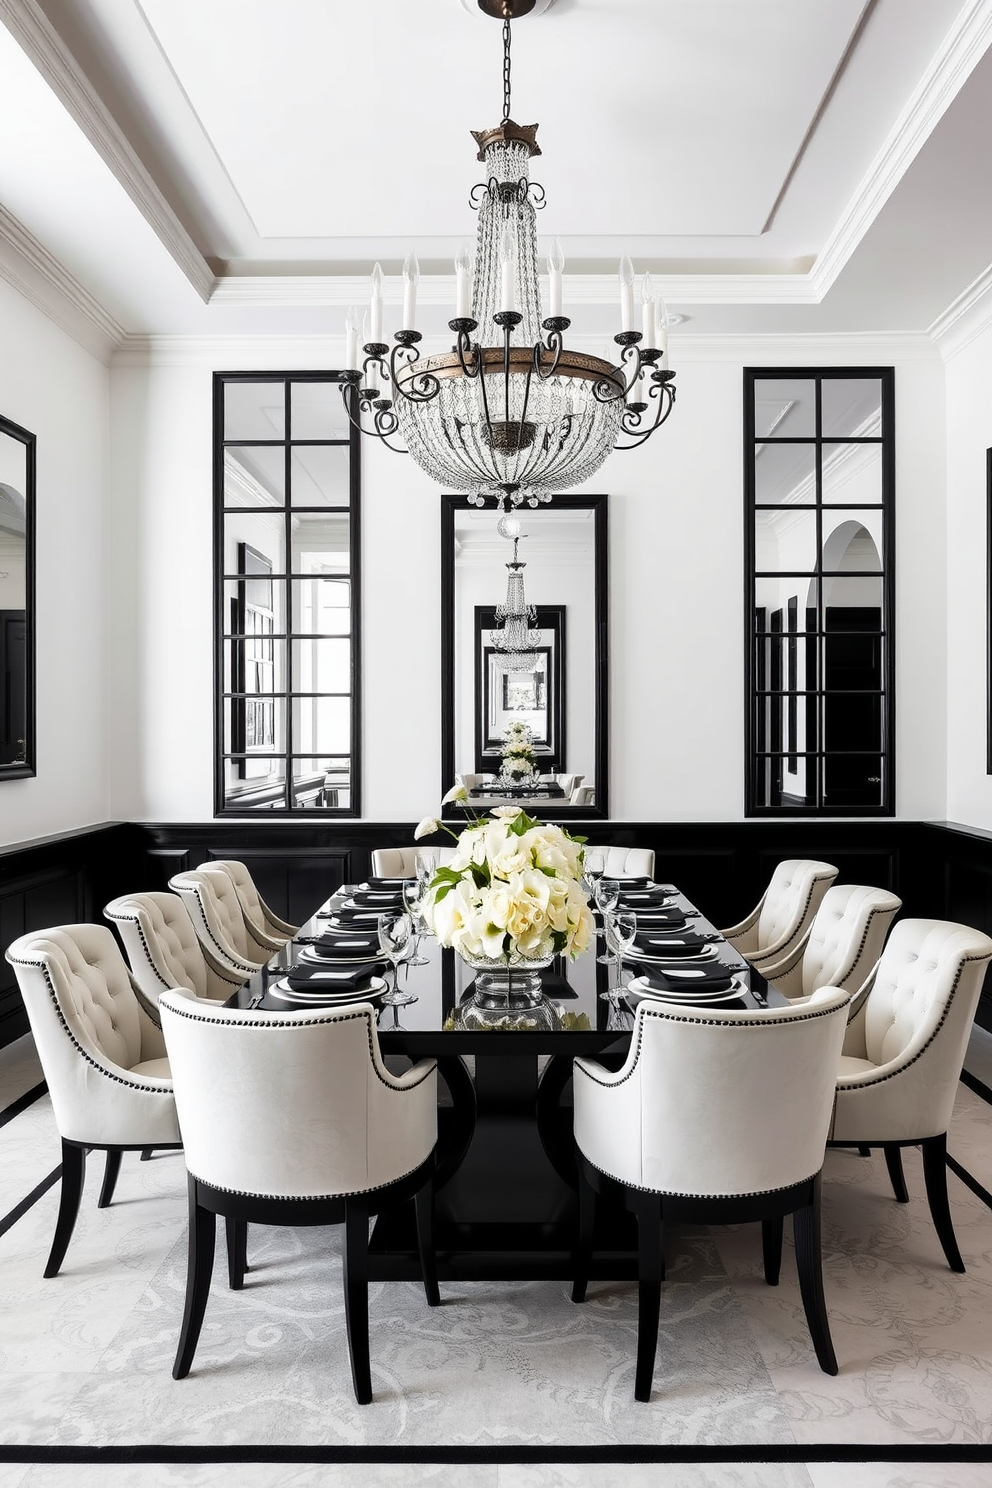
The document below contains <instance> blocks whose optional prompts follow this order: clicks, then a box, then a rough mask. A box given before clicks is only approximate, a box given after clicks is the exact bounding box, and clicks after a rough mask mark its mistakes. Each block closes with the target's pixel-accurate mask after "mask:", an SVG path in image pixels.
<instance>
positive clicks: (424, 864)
mask: <svg viewBox="0 0 992 1488" xmlns="http://www.w3.org/2000/svg"><path fill="white" fill-rule="evenodd" d="M413 861H414V865H415V867H416V870H417V882H418V883H422V884H423V885H424V888H426V887H427V885H428V884H429V883H430V881H431V879H432V878H433V877H434V874H435V872H436V871H437V849H436V848H423V847H422V848H419V849H418V851H417V855H416V857H415V858H414V860H413Z"/></svg>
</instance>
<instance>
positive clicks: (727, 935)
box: [720, 894, 766, 942]
mask: <svg viewBox="0 0 992 1488" xmlns="http://www.w3.org/2000/svg"><path fill="white" fill-rule="evenodd" d="M765 898H766V894H762V896H761V898H760V899H759V900H758V902H757V904H756V905H755V906H754V908H753V909H752V911H751V913H750V914H749V915H746V916H745V917H744V919H743V920H741V922H740V923H739V924H737V925H729V926H728V927H727V929H726V930H721V931H720V934H721V935H722V936H723V938H724V940H729V941H731V942H733V941H735V940H739V939H740V938H741V936H742V935H746V934H747V932H748V931H749V930H753V929H754V927H755V925H757V923H758V917H759V915H760V914H761V911H762V909H763V907H764V903H765Z"/></svg>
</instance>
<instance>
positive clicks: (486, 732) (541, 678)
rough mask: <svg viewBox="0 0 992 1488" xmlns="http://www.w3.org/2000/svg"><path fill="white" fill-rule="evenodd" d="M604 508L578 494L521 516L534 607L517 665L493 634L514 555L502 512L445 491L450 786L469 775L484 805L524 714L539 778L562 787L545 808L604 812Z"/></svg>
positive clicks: (588, 814) (444, 646) (444, 772)
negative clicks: (510, 734)
mask: <svg viewBox="0 0 992 1488" xmlns="http://www.w3.org/2000/svg"><path fill="white" fill-rule="evenodd" d="M608 510H609V508H608V499H607V497H606V496H605V495H595V496H586V495H581V496H579V495H571V496H556V497H555V498H554V499H553V501H552V502H551V503H550V505H549V506H547V507H541V508H538V509H531V508H529V507H522V508H520V509H519V510H518V511H517V512H516V513H514V515H515V517H516V518H517V519H518V521H519V533H520V535H519V558H520V560H521V562H522V563H523V564H524V565H525V567H524V568H523V570H522V577H523V583H524V590H525V595H526V602H527V605H528V606H533V608H534V614H533V618H532V625H531V632H530V635H531V644H530V647H529V649H530V651H531V653H532V654H531V655H530V656H529V657H528V658H527V659H526V660H525V661H524V663H523V664H521V663H520V662H519V660H518V664H516V665H512V664H508V662H507V659H506V656H505V654H504V655H501V653H500V649H499V647H498V646H497V645H494V644H493V635H492V632H493V631H494V630H498V626H499V622H498V617H497V614H496V607H497V606H498V605H501V604H504V603H505V600H506V595H507V582H508V579H507V574H508V567H509V566H510V560H511V557H512V553H511V547H510V544H509V543H508V541H507V539H506V537H505V536H504V535H503V534H501V533H500V531H499V530H498V523H499V513H498V512H496V511H494V510H493V509H492V508H491V507H476V506H473V505H472V503H471V502H470V501H469V499H468V497H466V496H455V495H451V494H448V493H447V492H442V493H441V786H442V794H443V793H444V792H445V791H447V790H448V789H449V788H450V786H451V785H452V784H454V782H455V780H456V779H457V778H458V777H461V776H466V775H469V776H471V777H473V778H474V779H475V781H476V788H477V789H478V790H479V791H480V792H481V793H482V794H481V797H480V799H479V801H478V802H476V803H474V804H477V805H478V806H479V807H480V808H481V809H485V807H486V805H487V804H488V801H487V799H486V796H485V789H484V787H485V785H487V784H488V783H489V781H490V778H491V777H492V776H496V775H498V773H499V769H500V762H501V757H500V749H501V745H502V738H503V734H504V733H505V730H506V727H507V725H508V724H509V723H512V722H523V723H526V724H527V726H528V728H529V730H530V733H531V736H532V739H533V749H534V764H535V768H536V770H537V771H538V772H539V774H540V780H541V782H548V783H549V784H551V785H552V787H554V785H555V784H557V785H558V786H560V787H561V793H560V794H555V795H552V796H549V797H548V798H547V799H543V800H541V801H540V802H539V804H540V805H541V807H542V814H544V815H554V816H558V815H561V816H563V817H565V818H568V817H583V818H603V817H605V816H607V815H608V810H609V797H608V790H609V780H608V775H609V716H608V708H609V701H608V700H609V677H608V666H609V635H608V631H609V595H608V574H609V551H608ZM479 777H481V779H479ZM524 804H526V800H525V801H524Z"/></svg>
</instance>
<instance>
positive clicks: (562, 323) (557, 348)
mask: <svg viewBox="0 0 992 1488" xmlns="http://www.w3.org/2000/svg"><path fill="white" fill-rule="evenodd" d="M571 324H572V322H571V321H570V320H569V318H568V316H567V315H554V316H549V318H548V319H547V320H545V321H543V322H542V328H543V329H544V330H546V331H547V333H548V339H547V340H546V341H538V343H537V345H536V346H535V347H534V371H535V372H536V373H537V375H538V377H539V378H540V379H541V381H542V382H546V381H547V379H548V378H549V377H553V376H554V375H555V373H556V372H557V371H558V363H559V362H560V361H561V354H562V352H563V351H564V349H565V342H564V339H563V336H562V333H563V332H564V331H567V330H568V328H569V326H570V325H571ZM545 352H547V353H548V354H549V356H550V357H551V358H552V361H551V366H550V367H545V366H544V362H543V356H544V353H545Z"/></svg>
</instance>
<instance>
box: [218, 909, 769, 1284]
mask: <svg viewBox="0 0 992 1488" xmlns="http://www.w3.org/2000/svg"><path fill="white" fill-rule="evenodd" d="M673 893H674V894H675V898H676V902H677V903H678V904H679V905H680V906H681V907H682V908H683V909H684V911H685V913H686V915H687V917H688V918H689V923H690V924H691V926H692V927H693V928H694V929H698V930H699V931H701V932H703V933H710V934H717V933H718V932H716V931H715V930H714V927H713V926H712V925H710V924H709V922H708V921H707V920H706V919H705V918H704V917H703V916H702V915H700V914H699V912H698V911H697V910H696V908H695V906H694V905H692V904H690V903H689V902H688V901H687V900H686V899H685V898H684V896H682V895H680V894H678V892H677V891H673ZM342 894H343V891H339V892H338V894H336V895H334V896H332V898H331V900H330V901H329V902H328V903H327V904H325V905H323V906H321V909H320V910H318V911H317V913H316V914H315V915H314V917H313V918H312V919H311V920H310V921H308V923H307V924H306V925H304V926H302V927H301V929H300V931H299V933H298V935H297V937H296V939H295V940H294V941H292V942H291V943H290V944H289V945H288V946H286V947H285V948H284V949H283V950H282V951H281V952H279V953H278V954H277V955H276V956H274V957H273V958H272V960H271V961H270V963H269V964H268V966H266V967H264V968H262V969H261V970H260V971H259V973H258V974H257V975H256V976H255V977H253V978H252V979H251V981H249V982H248V983H247V984H246V985H245V986H244V987H243V988H242V989H241V990H240V992H239V993H238V994H237V995H236V997H234V998H232V999H231V1003H232V1004H235V1005H238V1006H242V1007H247V1006H249V1005H252V1006H255V1007H257V1008H259V1009H261V1010H263V1011H272V1012H287V1011H299V1010H300V1009H301V1008H302V1007H304V1006H311V1007H313V1006H321V1004H315V1003H314V1002H313V1001H311V1000H310V999H307V1000H306V1002H303V1001H296V1000H290V999H289V998H288V996H287V992H288V989H287V988H285V986H284V985H283V984H284V978H285V976H286V973H287V971H288V969H289V968H290V967H291V966H292V965H294V964H295V962H296V960H297V959H298V957H299V956H300V953H301V952H302V951H303V950H304V948H305V947H306V946H307V945H308V944H310V943H311V942H312V941H313V940H314V939H315V938H317V937H319V936H320V934H321V933H322V932H323V930H324V929H325V928H326V927H327V924H328V917H329V916H330V915H331V914H333V912H334V909H335V906H336V905H337V904H338V903H340V902H341V899H342ZM374 924H375V922H374V920H371V919H370V920H369V921H368V926H369V928H370V929H371V930H372V933H373V938H374V935H375V931H374ZM601 946H602V941H597V942H596V949H594V950H590V951H588V952H586V953H585V954H584V955H583V956H581V957H579V958H577V959H576V961H574V962H566V961H559V962H557V963H556V964H555V967H554V969H553V970H552V971H551V972H549V973H545V974H544V980H545V992H546V995H548V996H549V997H550V998H551V1000H552V1001H553V1002H555V1003H556V1004H557V1006H558V1007H559V1008H560V1009H561V1010H562V1012H564V1013H566V1014H571V1015H572V1020H578V1021H584V1022H585V1023H586V1024H587V1025H588V1026H585V1027H582V1028H575V1027H571V1028H566V1029H559V1030H554V1031H550V1030H536V1029H528V1030H520V1029H513V1030H489V1031H485V1032H481V1031H476V1030H467V1029H464V1028H458V1027H452V1026H451V1024H452V1021H453V1019H452V1015H453V1014H454V1012H455V1009H456V1008H457V1006H458V1004H459V1003H460V1002H461V1001H463V1000H464V999H466V998H467V997H468V996H470V995H471V975H472V974H471V971H470V970H469V969H468V968H466V967H465V966H464V965H463V964H462V963H461V962H460V961H458V960H457V958H456V957H455V956H454V954H453V952H451V951H442V950H441V949H440V947H439V946H438V945H437V942H436V941H435V940H434V939H433V938H432V937H425V938H424V940H423V942H422V945H421V954H422V955H423V956H424V958H425V961H426V964H425V965H423V966H414V967H410V968H409V969H406V968H403V967H401V969H400V984H401V986H405V987H406V988H407V989H408V990H409V991H410V992H411V993H412V994H413V995H414V997H415V999H416V1000H415V1001H413V1002H410V1003H408V1004H406V1005H404V1006H402V1007H399V1008H396V1009H395V1010H394V1009H392V1008H390V1007H384V1006H380V1010H379V1016H378V1033H379V1045H380V1048H381V1050H382V1053H383V1056H384V1058H385V1059H386V1061H387V1063H389V1064H390V1065H392V1066H393V1067H394V1068H397V1069H399V1068H402V1067H406V1065H407V1063H408V1062H410V1061H416V1060H418V1059H424V1058H434V1059H436V1060H437V1061H438V1073H439V1076H440V1083H439V1092H440V1097H441V1099H440V1103H439V1110H438V1173H437V1181H436V1185H435V1246H436V1250H437V1255H438V1274H439V1277H440V1278H441V1279H442V1281H443V1280H445V1279H447V1280H457V1279H463V1280H484V1279H487V1278H496V1277H517V1278H520V1279H538V1278H550V1277H561V1278H566V1277H568V1275H569V1274H570V1253H571V1247H572V1241H573V1236H574V1227H575V1218H576V1170H575V1146H574V1140H573V1136H572V1108H571V1103H570V1099H569V1096H570V1081H571V1068H572V1060H573V1058H574V1057H576V1056H578V1055H581V1056H583V1057H594V1058H599V1059H602V1060H603V1061H604V1063H606V1064H608V1065H610V1066H611V1067H613V1068H619V1067H620V1065H621V1064H622V1063H623V1061H624V1059H625V1058H626V1055H627V1051H628V1048H629V1044H630V1033H631V1029H632V1028H633V1024H634V1018H633V1012H632V1011H631V1009H630V1008H629V1007H627V1005H626V1004H625V1003H620V1004H619V1005H617V1004H615V1003H611V1002H609V1001H607V1000H605V999H604V998H603V997H602V996H601V994H602V993H603V992H604V991H605V990H606V987H607V979H606V970H607V969H606V968H605V967H604V966H602V965H599V964H597V962H596V950H598V949H599V948H601ZM716 950H717V953H718V956H719V959H720V960H721V961H722V962H723V963H725V964H726V965H727V967H728V970H732V971H733V972H735V973H739V974H741V975H742V976H745V977H747V978H748V980H749V983H750V990H749V991H748V993H747V994H746V996H745V998H744V1000H743V1001H742V1002H741V1004H740V1005H741V1007H752V1008H756V1007H759V1006H763V1005H764V1003H765V1000H766V998H769V997H770V998H771V999H772V1000H776V999H775V994H774V993H769V992H768V990H767V989H766V988H765V987H764V984H763V983H762V982H761V980H760V978H758V977H757V976H756V975H755V974H754V973H752V972H750V970H749V968H748V966H747V963H746V962H745V961H743V959H742V958H741V957H740V956H739V955H738V954H737V952H736V951H734V949H733V947H731V946H730V945H729V944H728V943H727V942H726V941H718V942H716ZM384 974H385V972H384ZM388 975H389V979H390V980H391V976H392V973H391V972H390V973H389V974H388ZM570 1021H571V1020H570ZM446 1024H447V1025H448V1026H445V1025H446ZM406 1209H409V1211H410V1212H409V1213H407V1212H406ZM600 1228H601V1234H600V1235H599V1237H598V1241H597V1248H596V1252H595V1254H594V1257H593V1267H592V1271H591V1275H593V1276H604V1277H607V1276H609V1277H623V1276H630V1277H633V1276H635V1275H636V1233H635V1230H634V1225H633V1220H632V1219H631V1217H630V1216H629V1215H628V1214H627V1213H626V1212H618V1213H614V1214H609V1215H606V1216H604V1217H602V1220H601V1226H600ZM370 1266H371V1273H370V1274H371V1275H373V1276H374V1277H377V1278H379V1279H383V1280H386V1279H407V1280H413V1279H416V1278H417V1277H418V1276H419V1262H418V1259H417V1251H416V1240H415V1233H414V1227H413V1211H412V1206H406V1207H405V1208H403V1209H400V1210H397V1211H393V1212H390V1211H387V1212H385V1213H384V1214H382V1215H380V1217H379V1219H378V1220H377V1221H376V1226H375V1230H374V1232H373V1236H372V1241H371V1245H370Z"/></svg>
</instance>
